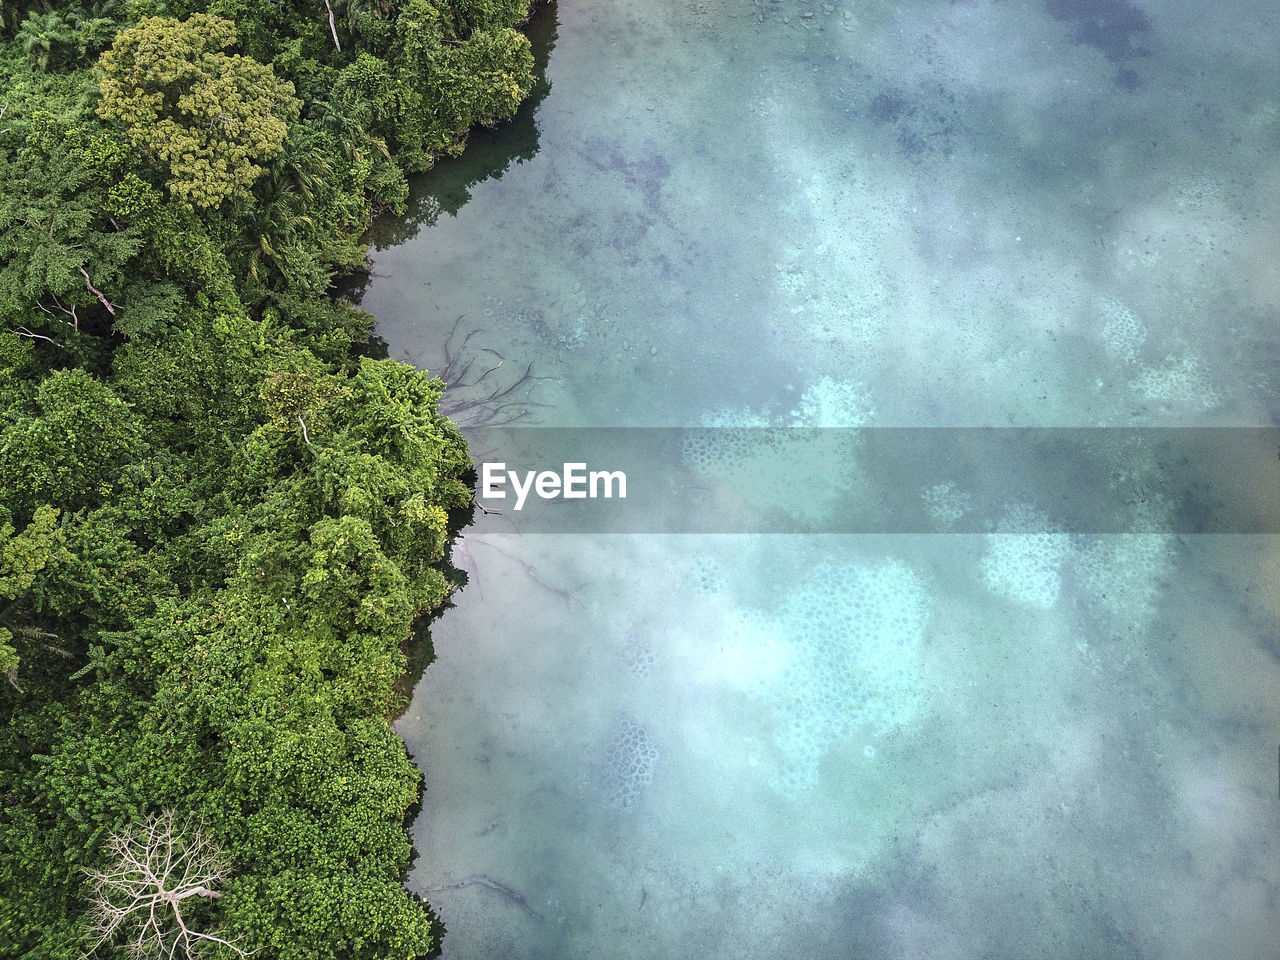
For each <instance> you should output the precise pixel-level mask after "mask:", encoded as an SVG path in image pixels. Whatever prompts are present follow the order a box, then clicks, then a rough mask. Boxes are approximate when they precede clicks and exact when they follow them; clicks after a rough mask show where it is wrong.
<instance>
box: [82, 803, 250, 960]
mask: <svg viewBox="0 0 1280 960" xmlns="http://www.w3.org/2000/svg"><path fill="white" fill-rule="evenodd" d="M107 855H108V857H109V859H110V864H109V866H108V867H107V868H106V869H105V870H86V871H85V872H86V873H87V874H88V875H89V880H90V883H91V886H92V889H93V895H92V899H91V905H90V908H89V914H88V919H89V935H90V936H91V937H92V938H93V945H92V946H91V947H89V949H88V951H87V952H86V955H87V954H91V953H93V952H94V951H96V950H97V949H98V948H99V947H101V946H102V945H103V944H105V943H108V942H114V941H117V940H120V941H122V942H121V943H120V945H121V946H122V947H123V949H124V951H125V953H127V954H128V955H129V956H131V957H140V958H146V960H179V958H182V960H190V958H194V957H197V956H199V953H200V951H201V950H203V949H204V948H206V947H212V946H219V945H220V946H224V947H226V948H228V949H229V950H231V951H233V952H234V953H235V954H236V955H237V956H240V957H246V956H248V953H247V952H246V951H245V950H242V949H241V948H240V947H238V946H236V944H235V943H234V942H233V941H230V940H225V939H223V938H222V937H219V936H217V935H215V934H213V933H204V932H201V931H200V930H196V929H194V928H193V926H192V922H191V920H190V917H189V916H184V914H183V911H184V910H187V911H188V914H190V913H191V912H193V911H191V910H190V909H189V908H188V905H187V901H188V900H190V899H191V898H192V897H196V898H199V900H206V901H207V900H217V899H218V898H219V897H221V896H222V894H221V893H219V892H218V891H217V890H215V889H213V888H214V887H215V886H217V885H218V884H220V883H222V881H224V880H225V879H226V878H227V874H228V872H229V868H228V865H227V862H226V861H225V860H224V859H223V857H222V855H221V854H220V853H219V852H218V850H217V848H216V847H215V846H214V845H213V843H212V842H211V841H210V840H209V838H208V837H207V836H206V835H205V833H204V831H203V830H202V829H201V828H200V827H199V826H198V825H191V824H186V825H183V824H179V823H178V822H177V819H176V818H175V817H174V814H173V812H172V811H168V810H166V811H165V812H164V813H160V814H157V815H155V816H152V817H150V818H149V819H148V820H147V821H146V822H145V823H142V824H140V825H137V826H134V827H133V828H131V829H129V830H126V831H124V832H123V833H118V834H114V835H113V836H112V837H111V839H110V840H109V841H108V842H107ZM199 900H197V902H199Z"/></svg>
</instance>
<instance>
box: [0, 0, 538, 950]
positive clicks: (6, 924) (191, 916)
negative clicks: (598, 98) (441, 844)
mask: <svg viewBox="0 0 1280 960" xmlns="http://www.w3.org/2000/svg"><path fill="white" fill-rule="evenodd" d="M329 8H331V9H332V10H333V12H334V25H333V28H332V29H331V28H330V25H329V20H328V9H329ZM526 12H527V11H526V9H525V7H524V6H523V0H470V2H463V0H456V2H448V0H377V2H369V0H330V4H329V5H328V6H326V4H324V3H323V2H313V0H308V2H306V3H303V4H298V5H290V4H282V3H264V2H257V0H254V2H250V0H213V2H209V3H204V2H196V0H190V2H188V0H179V2H177V3H169V2H166V3H163V4H160V3H154V2H151V0H137V2H133V3H130V4H124V3H121V2H119V0H80V2H79V3H36V2H34V0H12V2H11V0H4V4H3V5H2V6H0V44H2V45H3V46H4V47H5V51H4V52H5V54H6V56H4V57H0V87H3V88H4V89H3V91H0V104H4V105H5V106H4V116H3V121H2V122H0V179H2V180H3V183H4V185H5V186H4V188H3V189H2V190H0V477H3V484H0V673H2V674H4V675H5V677H6V678H7V682H0V799H2V800H3V802H2V803H0V890H2V891H3V896H0V944H3V947H2V948H0V953H3V954H4V956H6V957H8V956H13V957H19V958H26V960H36V958H40V960H70V958H72V957H80V956H81V955H82V954H83V952H84V951H85V950H86V948H88V947H90V946H92V944H93V943H94V942H95V940H100V941H101V944H100V950H99V953H102V952H104V951H106V950H108V949H109V946H110V943H111V942H113V938H114V937H115V936H116V934H117V933H118V932H120V931H123V930H124V929H125V928H126V927H127V926H128V923H127V922H126V921H125V920H121V921H120V923H119V924H115V925H114V926H113V925H112V923H113V920H112V918H113V917H114V916H115V914H113V913H111V912H110V910H111V909H115V908H117V907H119V906H120V904H121V903H122V902H123V901H120V900H119V899H118V898H117V897H116V895H117V894H119V893H120V890H121V889H123V887H121V886H120V885H121V884H126V885H127V884H129V883H135V882H140V881H138V877H142V876H144V875H146V876H150V875H149V874H147V873H146V868H147V863H146V858H145V854H146V851H147V849H148V847H147V845H146V842H144V841H145V837H143V836H142V835H141V834H139V833H138V831H139V830H143V831H144V832H145V831H146V830H150V829H153V828H154V829H159V830H160V832H161V833H162V834H163V833H164V830H165V829H167V827H166V826H165V824H172V823H178V822H179V821H177V820H173V818H172V817H170V816H169V815H168V813H167V811H178V812H179V814H180V818H181V822H183V823H199V824H202V826H201V827H200V829H199V837H198V838H193V837H191V836H188V838H187V839H188V840H189V841H190V842H191V843H192V844H195V845H196V846H197V847H199V848H200V849H206V848H207V849H209V850H217V851H219V860H218V868H219V869H218V873H219V876H218V879H219V883H218V886H217V891H216V892H217V893H218V894H219V896H217V897H214V896H209V897H205V896H204V895H203V894H200V895H198V896H196V897H195V899H194V900H193V901H192V902H191V903H190V906H189V912H183V917H184V918H185V920H187V921H190V924H191V927H190V929H191V930H193V931H204V932H208V931H213V930H217V931H219V933H218V936H219V937H221V938H222V939H224V940H225V941H226V942H227V943H232V944H235V945H237V948H243V949H244V950H246V951H256V952H255V954H254V955H255V956H260V957H263V958H298V960H303V958H305V960H328V958H332V960H339V958H341V960H374V958H379V960H381V958H386V957H397V958H412V957H422V956H426V955H428V954H429V953H430V952H431V951H432V949H433V947H434V945H435V943H436V940H437V938H438V934H439V928H438V924H437V922H436V920H435V917H434V916H433V915H432V913H431V912H430V910H429V909H428V908H427V907H426V905H425V904H423V903H422V902H421V901H419V900H417V899H416V898H415V897H413V896H411V895H409V894H408V893H407V892H406V891H405V889H404V888H403V886H402V885H401V882H400V881H401V878H402V876H403V872H404V870H405V868H406V864H407V863H408V860H409V856H410V853H411V850H410V847H409V843H408V838H407V836H406V833H405V829H404V822H405V817H406V815H407V813H408V811H409V810H410V808H411V807H412V806H413V805H414V803H415V802H416V800H417V798H418V796H419V791H420V789H421V784H420V776H419V774H418V772H417V770H416V769H415V768H414V766H413V765H412V763H411V762H410V761H409V758H408V757H407V755H406V753H405V750H404V745H403V743H402V742H401V741H400V740H399V739H398V738H397V737H396V736H395V734H394V733H393V731H392V730H391V729H390V726H389V724H388V722H387V719H386V718H387V717H388V716H389V715H390V714H391V713H392V712H393V711H394V710H395V709H396V708H397V707H398V706H399V697H398V694H397V693H396V687H395V684H396V682H397V680H399V679H400V677H401V676H402V675H403V673H404V670H405V664H406V657H405V652H404V650H403V646H404V644H405V641H406V640H407V639H408V638H409V637H410V635H411V632H412V629H413V626H414V623H415V622H416V621H417V620H418V619H419V618H420V617H422V616H423V615H424V614H426V613H428V612H429V611H431V610H433V609H435V608H438V607H439V606H440V605H441V604H442V603H444V602H445V601H446V599H447V597H448V594H449V592H450V589H451V585H450V580H449V578H448V577H447V576H446V572H447V566H446V552H447V546H448V538H449V533H450V526H449V517H450V514H451V512H453V511H456V510H458V509H460V508H463V507H465V506H467V504H468V503H469V501H470V490H469V487H468V486H467V484H466V482H465V478H466V477H467V476H468V473H469V471H470V459H469V456H468V453H467V450H466V445H465V443H464V441H463V439H462V437H461V435H460V434H459V432H458V431H457V429H456V428H455V427H454V425H453V424H451V423H450V422H449V421H448V420H446V419H445V418H444V417H442V416H441V415H440V414H439V412H438V402H439V399H440V394H441V390H442V388H443V384H441V383H440V381H439V380H436V379H433V378H432V377H430V376H428V375H427V374H425V373H420V372H418V371H415V370H413V369H411V368H409V367H407V366H405V365H403V364H400V363H396V362H394V361H389V360H371V359H367V358H365V359H360V358H358V357H357V355H356V351H355V350H353V348H354V347H357V346H358V345H359V344H360V343H361V342H362V340H363V339H364V337H365V336H366V335H367V330H368V326H369V323H370V319H371V318H369V317H368V316H367V315H366V314H364V313H362V312H361V311H359V310H357V309H356V308H354V307H352V306H351V305H350V304H349V303H346V302H345V301H342V300H340V299H333V298H332V297H331V296H330V289H331V286H332V281H333V279H334V277H335V275H336V274H338V273H340V272H343V271H350V270H358V269H360V268H361V267H362V266H363V265H364V263H365V250H366V248H365V246H364V242H365V241H364V236H365V232H366V230H367V228H368V227H369V225H370V223H371V221H372V219H373V216H374V214H375V212H376V211H378V210H381V209H386V208H391V209H397V210H400V209H403V208H404V205H405V202H406V200H407V197H408V191H407V186H406V180H405V171H406V170H416V169H424V168H426V167H427V166H429V165H430V164H431V162H432V161H433V159H434V157H435V156H436V155H437V154H440V153H453V152H456V151H457V150H458V149H460V147H461V144H462V143H463V141H464V139H465V137H466V132H467V130H468V128H470V127H471V126H472V125H474V124H477V123H486V124H487V123H493V122H496V121H499V120H501V119H503V118H504V117H507V116H510V115H511V113H512V112H513V111H514V110H515V109H516V107H517V105H518V104H519V103H520V101H521V99H522V98H523V97H524V96H526V95H527V93H528V92H529V90H530V89H531V87H532V61H531V58H530V56H529V51H528V43H527V41H525V40H524V38H523V37H521V36H520V35H519V34H517V33H515V32H514V31H513V30H512V29H511V28H512V27H513V26H515V25H516V24H517V23H518V21H520V20H521V19H523V17H524V16H525V14H526ZM335 33H336V35H337V40H338V41H339V42H338V43H335V40H334V34H335ZM99 54H101V57H100V59H99V60H98V63H97V65H96V68H95V67H94V66H93V64H92V63H91V60H92V58H94V57H96V56H98V55H99ZM166 818H168V819H166ZM139 825H141V826H139ZM177 842H178V841H175V843H177ZM178 847H181V844H180V843H179V844H178ZM178 847H175V849H177V848H178ZM183 849H188V848H183ZM192 849H194V848H192ZM139 851H141V853H139ZM128 856H134V858H135V860H137V861H138V862H137V863H134V864H133V865H132V866H130V865H129V864H125V866H124V867H122V866H121V864H122V863H123V862H124V859H127V858H128ZM138 857H141V858H142V859H141V860H138ZM122 858H123V859H122ZM222 858H225V864H224V863H223V859H222ZM224 866H225V867H226V868H227V869H226V870H223V869H222V868H223V867H224ZM126 868H127V869H126ZM122 871H123V872H122ZM157 876H158V875H157ZM104 877H105V878H108V879H106V880H104V879H103V878H104ZM112 878H114V879H112ZM153 879H154V878H153ZM117 881H118V882H117ZM148 882H150V881H148ZM157 883H159V881H158V880H157ZM95 884H96V885H95ZM206 887H207V888H208V889H210V890H211V889H212V885H206ZM118 888H119V889H118ZM161 888H163V889H164V890H169V889H170V888H169V887H167V886H164V884H163V883H160V885H159V886H158V887H157V889H161ZM130 889H132V888H130ZM125 892H126V893H128V891H127V890H126V891H125ZM95 895H96V896H98V897H99V903H98V909H97V910H96V912H95V911H94V910H93V909H91V908H92V907H93V903H94V897H95ZM103 897H105V898H106V901H105V902H106V903H107V904H108V907H107V908H104V907H103V905H102V904H103V901H102V898H103ZM162 899H163V897H162ZM197 900H198V901H199V902H195V901H197ZM165 902H168V901H165ZM111 905H114V906H111ZM104 909H106V910H107V912H106V913H104V912H103V911H104ZM184 909H185V908H184ZM126 919H127V918H126ZM130 922H131V921H130ZM95 923H96V924H97V926H96V927H94V924H95ZM167 929H170V930H172V928H167ZM95 930H96V934H95V932H94V931H95ZM104 933H105V934H107V936H106V937H105V938H103V934H104ZM198 940H200V938H199V937H195V938H194V939H191V938H188V942H189V943H190V944H195V943H196V941H198ZM168 942H169V941H165V943H166V944H167V943H168ZM201 943H202V944H203V946H204V947H205V948H211V949H209V954H210V956H226V955H228V953H227V951H228V949H229V948H228V947H226V946H224V945H222V944H218V943H214V942H212V941H201ZM197 945H199V944H197ZM193 949H194V947H193Z"/></svg>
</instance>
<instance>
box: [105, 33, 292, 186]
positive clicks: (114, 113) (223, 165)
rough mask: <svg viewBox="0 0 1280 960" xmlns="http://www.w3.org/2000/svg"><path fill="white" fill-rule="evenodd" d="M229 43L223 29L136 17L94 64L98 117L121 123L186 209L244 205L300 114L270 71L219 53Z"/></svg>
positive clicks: (289, 93) (230, 37)
mask: <svg viewBox="0 0 1280 960" xmlns="http://www.w3.org/2000/svg"><path fill="white" fill-rule="evenodd" d="M235 41H236V33H235V25H234V24H233V23H232V22H231V21H230V20H223V19H220V18H218V17H211V16H208V15H207V14H201V13H197V14H192V16H191V17H189V18H188V19H186V20H173V19H170V18H168V17H144V18H143V19H142V20H140V21H139V22H138V24H137V26H134V27H130V28H129V29H128V30H125V31H123V32H121V33H120V35H119V36H117V37H116V41H115V43H113V44H112V45H111V49H110V50H108V51H106V52H105V53H104V54H103V55H102V57H101V59H100V60H99V61H98V86H99V88H100V90H101V95H102V100H101V103H100V104H99V106H98V114H99V116H101V117H103V118H104V119H108V120H119V121H121V122H123V123H124V124H126V125H127V128H128V137H129V141H130V142H131V143H132V144H133V145H134V146H135V147H136V148H138V149H139V150H142V151H143V152H144V153H146V154H147V155H148V156H150V157H152V158H153V159H154V160H155V161H156V162H157V164H158V165H159V166H160V167H161V169H163V170H166V171H167V172H168V180H167V181H166V185H167V186H168V188H169V191H170V193H171V194H172V195H173V196H174V197H175V198H177V199H179V200H181V201H183V202H185V203H187V204H189V205H190V206H193V207H205V208H207V207H216V206H218V205H219V204H221V203H222V202H223V201H224V200H226V199H228V198H231V197H236V196H246V195H247V193H248V190H249V187H250V186H252V185H253V183H254V181H255V180H257V179H258V177H259V176H261V175H262V173H263V170H264V168H263V167H262V166H261V164H262V163H264V162H266V161H269V160H271V159H272V158H274V157H276V156H279V154H280V152H281V151H282V150H283V148H284V142H285V138H286V137H287V135H288V132H289V125H290V124H291V123H292V122H293V121H295V120H296V119H297V118H298V114H299V111H300V109H301V103H300V102H299V101H298V100H297V99H295V98H294V96H293V84H291V83H289V82H287V81H284V80H280V79H278V78H277V77H276V75H275V72H274V71H273V70H272V68H271V67H270V66H269V65H266V64H261V63H258V62H257V61H256V60H253V59H251V58H249V57H244V56H241V55H240V54H229V53H226V52H225V51H226V49H227V48H228V47H231V46H232V45H233V44H234V43H235Z"/></svg>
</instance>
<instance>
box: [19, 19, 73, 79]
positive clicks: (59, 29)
mask: <svg viewBox="0 0 1280 960" xmlns="http://www.w3.org/2000/svg"><path fill="white" fill-rule="evenodd" d="M18 42H19V43H21V44H22V52H23V53H25V54H26V55H27V59H28V60H30V61H31V65H32V66H34V67H35V68H37V69H38V70H48V69H49V65H50V64H51V63H53V62H54V60H55V59H56V58H57V56H58V55H60V54H61V53H62V52H63V51H64V50H65V49H66V48H67V47H70V46H72V45H73V44H74V43H75V42H76V34H75V31H74V30H73V29H72V27H71V24H69V23H68V22H67V21H66V20H65V19H63V16H62V14H60V13H58V12H56V11H52V10H51V11H49V12H48V13H33V14H31V15H30V16H29V17H27V19H25V20H23V21H22V26H20V27H19V28H18Z"/></svg>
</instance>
